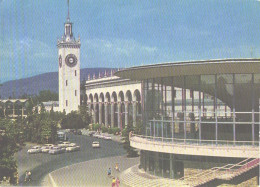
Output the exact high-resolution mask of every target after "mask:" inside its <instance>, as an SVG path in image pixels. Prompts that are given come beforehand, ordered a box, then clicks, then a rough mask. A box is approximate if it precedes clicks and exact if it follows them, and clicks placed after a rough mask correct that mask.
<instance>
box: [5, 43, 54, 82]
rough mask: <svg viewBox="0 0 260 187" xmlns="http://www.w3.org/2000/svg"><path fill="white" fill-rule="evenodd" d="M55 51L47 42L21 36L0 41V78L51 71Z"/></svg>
mask: <svg viewBox="0 0 260 187" xmlns="http://www.w3.org/2000/svg"><path fill="white" fill-rule="evenodd" d="M55 59H56V51H54V50H53V49H52V48H51V47H50V46H49V45H48V44H46V43H44V42H42V41H38V40H32V39H31V38H22V39H20V40H15V39H9V40H6V41H3V42H1V43H0V75H1V76H0V79H1V80H2V81H5V80H9V79H19V78H23V77H28V76H31V75H36V74H39V73H44V72H50V71H53V67H54V66H55V65H56V64H55V63H53V62H54V61H55Z"/></svg>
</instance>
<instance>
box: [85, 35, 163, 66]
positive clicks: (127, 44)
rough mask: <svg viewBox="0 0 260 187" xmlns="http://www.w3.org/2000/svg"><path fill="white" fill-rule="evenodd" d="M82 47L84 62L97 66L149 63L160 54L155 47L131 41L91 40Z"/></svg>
mask: <svg viewBox="0 0 260 187" xmlns="http://www.w3.org/2000/svg"><path fill="white" fill-rule="evenodd" d="M82 46H83V48H82V50H81V54H82V58H83V59H84V61H88V62H96V63H95V65H97V66H102V65H103V66H111V67H122V66H126V64H127V66H131V65H134V64H140V63H142V62H144V61H147V60H149V61H150V60H151V59H152V58H154V57H156V56H158V54H159V53H160V50H159V49H158V48H157V47H156V46H149V45H144V44H141V43H139V42H137V41H135V40H131V39H129V40H127V39H110V40H103V39H91V40H86V41H85V42H83V43H82ZM84 46H86V48H84ZM88 65H89V64H88ZM83 66H84V65H83Z"/></svg>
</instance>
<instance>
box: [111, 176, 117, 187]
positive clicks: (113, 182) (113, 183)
mask: <svg viewBox="0 0 260 187" xmlns="http://www.w3.org/2000/svg"><path fill="white" fill-rule="evenodd" d="M115 186H116V179H115V177H113V179H112V187H115Z"/></svg>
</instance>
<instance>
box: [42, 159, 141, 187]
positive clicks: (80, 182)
mask: <svg viewBox="0 0 260 187" xmlns="http://www.w3.org/2000/svg"><path fill="white" fill-rule="evenodd" d="M116 163H119V168H120V170H121V171H123V170H126V169H127V168H129V167H131V166H133V165H136V164H138V163H139V157H136V158H127V157H126V156H117V157H110V158H103V159H97V160H91V161H87V162H82V163H78V164H74V165H71V166H67V167H64V168H61V169H58V170H56V171H53V172H51V173H50V174H49V175H47V176H46V177H45V178H44V180H43V183H42V184H41V186H53V187H56V186H111V182H112V178H111V177H108V176H107V170H108V168H109V167H110V168H111V170H112V176H115V177H118V176H119V174H120V172H117V171H115V169H114V167H115V164H116ZM120 186H121V187H122V186H124V185H123V184H121V185H120Z"/></svg>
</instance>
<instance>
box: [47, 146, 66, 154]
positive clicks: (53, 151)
mask: <svg viewBox="0 0 260 187" xmlns="http://www.w3.org/2000/svg"><path fill="white" fill-rule="evenodd" d="M65 151H66V149H65V148H64V147H51V149H50V150H49V154H53V155H55V154H59V153H64V152H65Z"/></svg>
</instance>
